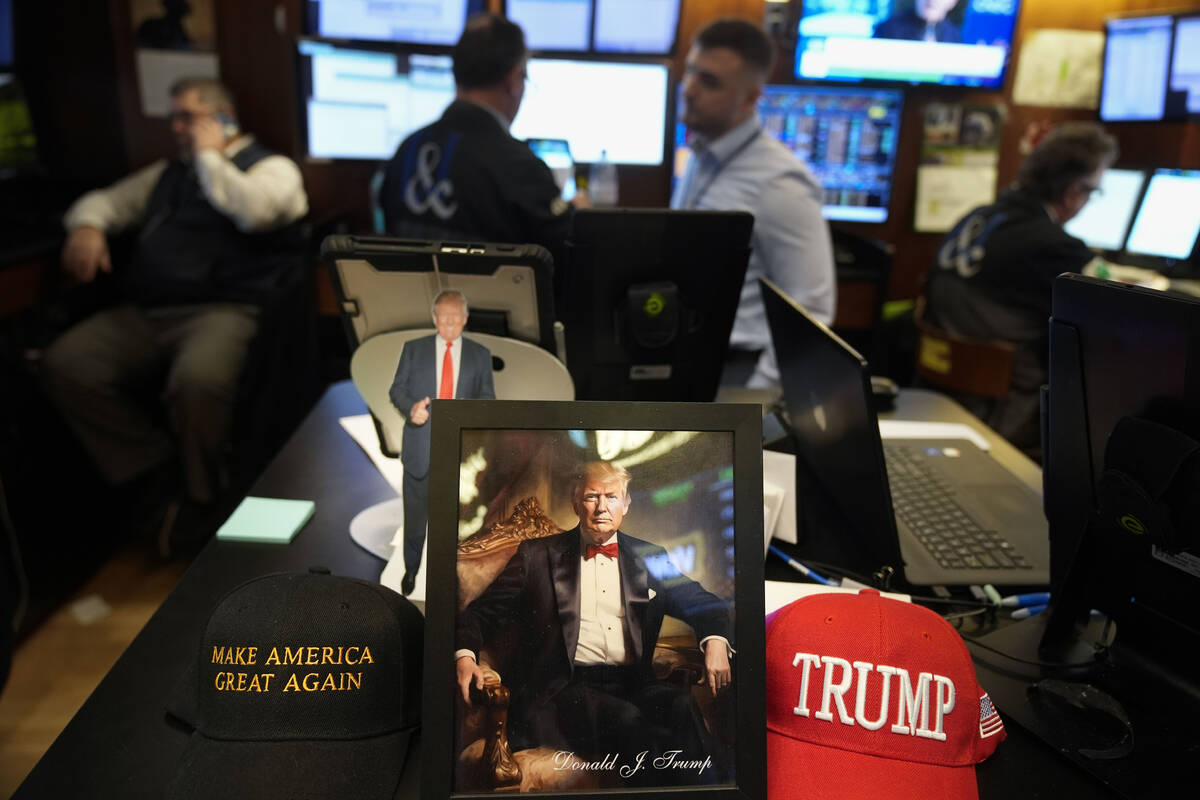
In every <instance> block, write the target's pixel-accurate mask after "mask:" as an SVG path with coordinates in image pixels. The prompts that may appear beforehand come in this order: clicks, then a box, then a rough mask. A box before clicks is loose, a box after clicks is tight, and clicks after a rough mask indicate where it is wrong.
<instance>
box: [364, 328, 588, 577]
mask: <svg viewBox="0 0 1200 800" xmlns="http://www.w3.org/2000/svg"><path fill="white" fill-rule="evenodd" d="M434 332H435V331H434V329H432V328H422V329H418V330H404V331H389V332H387V333H381V334H378V335H376V336H372V337H370V338H369V339H366V340H365V341H364V342H363V343H362V344H360V345H359V346H358V347H357V348H355V350H354V353H353V355H351V357H350V377H351V379H352V380H353V381H354V388H356V389H358V393H359V394H360V395H362V398H363V400H364V401H365V402H366V404H367V408H368V409H369V410H370V412H371V418H372V420H373V421H374V422H375V430H376V433H378V435H379V447H380V450H382V452H383V454H384V455H386V456H389V457H391V458H398V457H399V456H400V448H401V443H402V441H403V437H404V417H403V415H401V414H400V412H399V411H397V410H396V407H395V406H394V405H392V399H391V397H390V396H389V395H388V391H389V390H390V389H391V388H392V381H393V379H394V378H395V377H396V366H397V365H398V364H399V363H400V351H401V350H402V349H403V348H404V344H405V343H406V342H409V341H411V340H413V339H419V338H421V337H422V336H429V335H430V334H433V333H434ZM466 336H467V338H468V339H471V340H473V341H475V342H478V343H479V344H481V345H483V346H484V347H486V348H487V349H488V350H490V351H491V353H492V380H493V383H494V386H495V389H496V399H497V400H574V399H575V384H574V383H573V382H572V381H571V374H570V373H569V372H567V368H566V367H565V366H564V365H563V363H562V362H561V361H559V360H558V359H557V358H555V357H554V356H553V355H551V354H550V353H548V352H547V351H545V350H543V349H542V348H540V347H538V346H537V345H534V344H530V343H529V342H522V341H519V340H517V339H508V338H505V337H503V336H492V335H489V334H486V333H470V332H468V333H467V334H466ZM403 508H404V504H403V498H401V497H396V498H393V499H391V500H385V501H383V502H382V503H377V504H375V505H374V506H371V507H370V508H368V509H365V510H364V511H363V512H362V513H361V514H359V516H358V517H356V519H357V520H359V522H358V523H357V524H359V525H362V526H363V533H362V538H361V539H360V540H359V543H360V544H362V545H363V546H364V547H366V549H368V550H370V551H371V552H373V553H377V554H378V553H380V552H383V551H386V544H387V543H388V542H390V541H391V540H392V537H393V535H394V534H395V531H396V528H397V520H400V519H403ZM354 525H355V523H351V529H352V530H353V528H354Z"/></svg>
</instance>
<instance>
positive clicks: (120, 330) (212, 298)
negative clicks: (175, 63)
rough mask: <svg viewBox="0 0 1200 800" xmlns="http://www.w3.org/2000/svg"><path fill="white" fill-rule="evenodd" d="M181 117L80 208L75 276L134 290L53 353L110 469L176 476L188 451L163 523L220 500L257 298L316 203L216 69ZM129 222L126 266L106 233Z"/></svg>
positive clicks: (49, 354)
mask: <svg viewBox="0 0 1200 800" xmlns="http://www.w3.org/2000/svg"><path fill="white" fill-rule="evenodd" d="M170 124H171V131H172V133H173V134H174V137H175V142H176V144H177V146H178V150H179V152H178V156H177V157H176V158H173V159H170V160H166V159H160V160H158V161H156V162H154V163H153V164H150V165H149V166H147V167H144V168H142V169H140V170H138V171H137V172H134V173H133V174H132V175H130V176H128V177H126V178H124V179H122V180H120V181H118V182H116V183H114V184H113V185H111V186H109V187H107V188H105V189H99V190H96V191H92V192H88V193H87V194H85V195H84V196H83V197H81V198H80V199H79V200H77V201H76V202H75V203H74V205H72V206H71V208H70V209H68V211H67V214H66V216H65V217H64V220H63V222H64V225H65V227H66V228H67V230H68V231H69V236H68V238H67V242H66V244H65V246H64V247H63V254H62V257H63V265H64V268H65V269H66V271H67V273H68V275H70V276H71V277H72V278H74V279H75V280H76V281H78V282H80V283H90V282H92V281H93V280H95V279H96V278H97V276H98V275H99V274H100V273H110V272H113V273H114V277H116V278H117V279H118V280H119V281H120V284H119V285H120V287H121V291H122V298H123V302H121V303H120V304H118V305H117V306H116V307H113V308H110V309H106V310H104V311H102V312H100V313H98V314H95V315H93V316H91V317H89V318H88V319H86V320H84V321H83V322H81V323H80V324H78V325H76V326H75V327H73V328H71V329H70V330H68V331H67V332H66V333H65V334H63V335H62V336H61V337H59V338H58V339H57V340H56V341H55V342H54V343H53V344H52V345H51V346H50V347H49V348H48V349H47V351H46V354H45V359H44V362H43V372H44V376H45V384H46V387H47V391H48V392H49V394H50V396H51V397H52V399H53V400H54V402H55V404H56V405H57V406H58V408H59V410H60V411H61V412H62V413H63V415H64V417H65V418H66V420H67V422H68V424H70V426H71V427H72V428H73V429H74V431H75V432H76V434H78V436H79V437H80V439H81V440H82V442H83V444H84V446H85V448H86V449H87V451H88V452H89V454H90V455H91V456H92V458H93V459H94V461H95V462H96V465H97V467H98V469H99V471H100V473H101V475H102V476H103V477H104V478H105V480H106V481H108V482H109V483H111V484H113V485H123V484H129V483H131V482H133V481H135V479H138V478H139V477H141V476H143V475H147V474H149V473H152V472H155V473H158V474H169V472H170V471H169V470H163V469H162V468H163V467H164V466H165V465H168V464H171V463H172V462H173V460H175V459H178V465H179V477H180V479H181V485H182V492H181V495H180V498H179V501H180V502H179V503H173V504H171V505H169V506H168V510H167V519H166V520H165V522H166V525H165V527H164V530H166V529H168V528H169V526H170V523H171V522H172V521H173V518H174V516H175V515H176V514H177V513H178V512H179V510H180V509H181V508H184V507H189V508H191V507H205V506H208V505H210V504H211V503H212V502H213V501H214V500H215V499H216V497H217V494H218V491H219V488H220V487H219V481H218V474H219V468H220V466H221V460H222V458H221V457H222V454H223V452H224V450H225V448H226V446H227V444H228V439H229V435H230V426H231V416H232V408H233V402H234V397H235V393H236V389H237V384H238V379H239V375H240V372H241V369H242V364H243V362H244V359H245V355H246V350H247V346H248V345H249V343H250V340H251V339H252V337H253V336H254V334H255V332H256V330H257V327H258V308H259V304H260V303H261V302H262V301H263V300H264V299H265V297H266V295H267V293H268V292H269V291H270V290H271V289H272V288H273V287H275V286H277V285H278V283H279V282H280V281H281V280H282V279H283V278H284V277H285V273H288V272H290V270H292V269H294V267H295V265H296V264H297V263H298V262H297V259H296V258H295V252H296V247H297V245H298V243H299V238H298V231H297V225H296V223H297V221H298V220H299V219H300V218H301V217H303V216H304V215H305V214H306V213H307V211H308V199H307V197H306V196H305V193H304V186H303V182H302V179H301V176H300V171H299V169H298V168H297V167H296V165H295V164H294V163H293V162H292V161H291V160H290V159H288V158H285V157H283V156H280V155H276V154H274V153H272V152H270V151H269V150H267V149H266V148H265V147H264V146H263V145H261V144H260V143H258V142H257V141H256V140H255V139H254V137H252V136H250V135H247V134H245V133H242V132H241V131H240V130H239V128H238V124H237V117H236V114H235V111H234V105H233V101H232V98H231V96H230V93H229V91H228V90H227V89H226V88H225V87H224V86H222V85H221V84H220V83H218V82H217V81H215V80H213V79H210V78H184V79H182V80H180V81H179V82H177V83H176V84H175V85H174V86H173V87H172V88H171V111H170ZM126 230H133V231H136V239H135V242H134V244H133V248H132V252H131V254H130V257H129V262H128V263H123V264H118V265H115V266H116V269H115V271H114V264H113V263H112V261H111V259H110V256H109V249H108V241H107V235H108V234H112V233H116V232H120V231H126ZM164 542H165V540H160V544H161V543H164Z"/></svg>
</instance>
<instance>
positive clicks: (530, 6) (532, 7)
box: [504, 0, 592, 51]
mask: <svg viewBox="0 0 1200 800" xmlns="http://www.w3.org/2000/svg"><path fill="white" fill-rule="evenodd" d="M504 13H505V15H506V16H507V17H508V18H509V19H511V20H512V21H513V22H515V23H517V24H518V25H520V26H521V29H522V30H523V31H525V44H526V46H528V47H529V49H530V50H575V51H586V50H587V49H588V48H589V46H590V44H591V31H592V0H508V1H507V3H506V6H505V12H504Z"/></svg>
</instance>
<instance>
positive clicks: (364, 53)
mask: <svg viewBox="0 0 1200 800" xmlns="http://www.w3.org/2000/svg"><path fill="white" fill-rule="evenodd" d="M299 49H300V62H301V69H300V84H301V87H302V91H303V92H304V98H303V101H304V114H305V119H306V122H307V131H308V147H307V150H308V155H309V157H311V158H353V159H370V160H377V161H382V160H386V159H389V158H391V157H392V154H393V153H395V152H396V148H397V147H398V146H399V144H400V142H402V141H403V140H404V139H405V137H407V136H408V135H409V134H410V133H412V132H414V131H416V130H418V129H419V128H423V127H424V126H426V125H428V124H429V123H431V122H433V121H434V120H436V119H438V118H439V117H440V116H441V115H442V112H443V111H444V110H445V109H446V106H448V105H450V103H451V101H453V100H454V94H455V92H454V74H453V72H452V63H451V60H450V57H449V56H435V55H418V54H411V55H401V54H396V53H386V52H380V51H377V50H365V49H351V48H346V47H334V46H333V45H330V44H325V43H321V42H311V41H301V42H300V44H299Z"/></svg>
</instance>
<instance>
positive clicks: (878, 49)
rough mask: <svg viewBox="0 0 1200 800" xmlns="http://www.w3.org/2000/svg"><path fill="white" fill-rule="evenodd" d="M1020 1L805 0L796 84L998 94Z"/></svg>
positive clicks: (800, 27) (800, 28)
mask: <svg viewBox="0 0 1200 800" xmlns="http://www.w3.org/2000/svg"><path fill="white" fill-rule="evenodd" d="M1019 7H1020V0H807V2H805V3H804V10H803V12H802V14H801V17H800V24H799V40H798V42H797V44H796V70H795V74H796V76H797V77H799V78H810V79H816V80H835V81H861V80H873V81H901V82H905V83H939V84H950V85H963V86H981V87H985V88H992V89H994V88H999V87H1000V85H1001V84H1002V83H1003V81H1004V70H1005V66H1006V65H1007V63H1008V55H1009V51H1010V50H1011V48H1012V34H1013V26H1014V24H1015V23H1016V19H1017V13H1018V11H1019Z"/></svg>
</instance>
